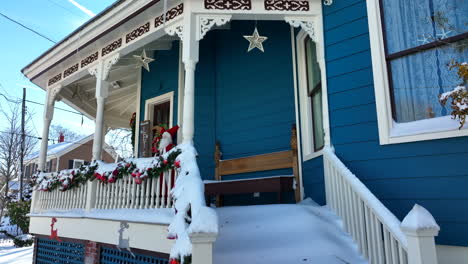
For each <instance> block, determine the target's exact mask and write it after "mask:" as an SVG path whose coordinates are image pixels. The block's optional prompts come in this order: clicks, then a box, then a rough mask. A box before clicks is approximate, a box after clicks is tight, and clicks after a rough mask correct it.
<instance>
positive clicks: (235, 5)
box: [23, 0, 468, 264]
mask: <svg viewBox="0 0 468 264" xmlns="http://www.w3.org/2000/svg"><path fill="white" fill-rule="evenodd" d="M165 12H166V13H165ZM467 13H468V5H467V4H466V3H464V2H463V1H459V0H448V1H444V3H442V2H440V1H435V0H420V1H407V0H367V1H365V0H325V1H320V0H304V1H296V0H290V1H283V0H191V1H188V0H185V1H182V0H177V1H157V0H155V1H149V0H148V1H125V0H121V1H117V2H116V3H115V4H114V5H112V6H111V7H109V8H108V9H106V10H105V11H104V12H102V13H101V14H99V15H97V16H95V17H94V18H92V19H91V20H90V21H89V22H88V23H86V24H84V25H83V26H82V27H80V28H79V29H77V30H76V31H75V32H73V33H72V34H71V35H70V36H68V37H67V38H66V39H65V40H63V41H61V42H59V43H58V44H56V45H55V46H54V47H53V48H51V49H50V50H49V51H47V52H45V53H44V54H43V55H41V56H40V57H39V58H37V59H36V60H35V61H33V62H32V63H31V64H29V65H28V66H26V67H25V68H24V69H23V73H24V75H25V76H26V77H27V78H29V79H30V80H31V81H32V82H34V83H35V84H37V85H38V86H40V87H41V88H43V89H44V90H45V91H47V101H46V102H47V104H46V114H45V118H44V132H43V134H44V135H45V137H46V136H47V134H48V129H49V125H50V122H51V119H52V116H53V106H54V102H55V101H56V100H57V99H58V98H60V99H61V100H62V101H64V102H65V103H67V104H68V105H70V106H71V107H73V108H74V109H76V110H79V111H80V112H82V113H84V114H85V115H87V116H90V117H92V118H95V120H96V131H95V141H94V142H93V143H94V146H93V156H94V157H96V156H99V155H100V149H102V137H103V133H104V130H105V127H106V126H109V127H122V128H127V127H128V123H129V120H130V118H131V116H132V113H134V112H136V123H137V124H138V125H137V126H136V132H135V133H136V143H135V154H140V155H139V156H140V157H142V156H147V155H148V151H149V149H150V147H149V146H150V145H151V141H152V140H153V137H152V134H151V130H152V127H153V126H162V125H164V126H167V127H173V126H175V125H179V126H180V127H181V129H180V130H179V133H178V135H177V140H178V141H179V142H185V143H188V144H193V145H194V146H195V147H196V149H197V151H198V160H197V162H198V166H199V167H200V171H201V175H202V177H203V179H204V180H215V179H216V180H219V179H220V173H219V171H220V170H221V169H220V167H219V163H220V162H222V161H220V159H219V156H218V155H221V153H220V152H219V151H216V150H215V149H216V145H217V144H216V143H217V142H218V143H219V147H220V148H221V152H222V160H231V159H238V158H242V157H246V156H255V155H260V154H269V153H275V152H281V151H286V150H289V149H290V148H291V141H290V139H291V138H290V134H291V125H293V124H295V125H296V127H297V137H295V138H293V141H297V142H298V149H297V153H298V155H299V156H298V169H297V170H296V169H293V170H291V169H285V168H283V167H281V166H278V169H277V170H274V171H273V172H259V173H258V172H257V173H254V172H252V171H254V170H252V171H251V172H249V173H246V174H244V175H237V173H235V172H239V171H241V172H247V171H249V170H248V168H247V169H246V168H243V169H239V168H232V169H231V171H232V173H231V174H234V175H233V176H228V177H227V178H226V179H231V180H239V179H249V178H255V177H264V178H262V180H264V179H268V178H267V177H265V176H271V173H274V175H290V174H292V173H293V172H297V173H298V175H299V176H298V178H296V179H295V181H294V182H295V183H296V185H295V186H294V187H295V190H296V191H297V192H298V194H299V198H301V199H303V198H306V197H311V198H312V199H313V200H314V201H316V202H317V203H319V204H321V205H324V204H327V205H328V206H329V207H330V208H331V209H332V210H333V211H334V212H336V213H337V214H338V215H339V216H340V217H341V218H342V219H343V222H344V225H345V228H346V230H347V231H348V232H349V233H350V234H351V235H352V237H353V238H354V240H355V241H356V243H357V244H358V245H359V248H360V250H361V253H362V254H363V255H364V256H365V257H366V258H367V259H368V260H369V261H370V263H400V264H402V263H408V262H409V263H418V264H419V263H429V264H432V263H437V258H436V257H435V250H434V243H433V241H432V239H433V237H434V236H436V238H435V242H436V244H437V255H438V260H439V263H463V259H465V260H466V256H467V255H468V239H467V237H468V207H467V206H468V205H467V203H466V199H467V198H468V192H466V189H467V187H468V181H467V179H468V178H467V177H466V176H467V175H468V168H467V166H466V161H467V159H468V138H467V135H468V125H465V127H464V128H462V129H459V128H458V127H459V121H458V120H453V119H451V117H450V112H451V109H450V106H442V105H441V104H440V103H439V100H438V96H439V94H441V93H443V92H447V91H450V90H452V89H453V88H455V87H456V86H457V85H460V83H461V80H460V79H459V78H458V77H457V75H456V71H453V70H449V68H448V67H447V63H450V62H451V61H452V60H455V61H458V62H460V63H462V62H466V61H468V53H467V50H468V49H466V48H465V49H464V48H463V46H466V41H467V38H468V35H467V28H466V23H467V21H466V14H467ZM165 14H166V15H165ZM254 29H256V30H258V33H259V35H260V36H264V37H267V39H266V38H262V37H260V38H256V37H258V36H256V34H255V33H254V34H252V32H254ZM247 39H249V41H250V42H247ZM460 43H465V44H463V45H461V44H460ZM249 44H250V47H257V48H254V49H253V50H251V51H250V52H248V51H247V47H248V46H249ZM457 44H460V45H461V46H460V47H458V48H457V47H454V46H453V45H457ZM250 47H249V48H250ZM259 48H264V52H261V51H260V50H259ZM152 59H154V61H152ZM148 64H149V65H148ZM135 66H143V68H142V67H135ZM145 67H147V69H145ZM145 121H146V122H145ZM140 124H141V127H140ZM294 135H295V134H294ZM44 144H46V143H43V147H42V156H39V157H38V160H39V164H40V165H39V166H43V167H44V168H46V167H47V165H46V161H47V160H49V159H47V160H46V159H45V156H44V153H45V146H44ZM331 149H333V151H331ZM218 150H219V149H218ZM294 151H295V150H294V149H293V152H294ZM333 152H334V153H333ZM75 158H76V157H73V158H72V157H70V158H61V160H62V159H63V160H65V168H68V162H69V161H70V160H73V159H75ZM76 159H80V158H76ZM293 161H294V159H293ZM277 163H278V160H276V161H275V160H274V159H272V160H270V161H269V164H270V165H272V164H273V165H275V164H277ZM292 163H293V162H292ZM70 164H71V163H70ZM242 164H244V163H242ZM249 165H250V166H252V167H256V166H257V167H258V166H260V165H258V163H256V162H250V163H249ZM49 166H52V168H55V167H56V165H54V164H52V165H49ZM221 167H222V166H221ZM60 168H62V167H60ZM346 168H348V169H349V170H350V171H351V172H352V173H354V174H355V175H356V177H357V179H356V178H354V176H353V175H351V174H350V173H349V171H348V170H347V169H346ZM358 179H359V180H358ZM232 182H234V183H235V182H236V181H231V183H232ZM260 182H262V181H260ZM361 182H362V183H363V185H362V184H361ZM93 184H95V183H90V184H89V185H87V186H88V187H87V189H86V190H87V193H86V195H88V196H86V197H81V198H80V199H81V200H80V202H78V205H74V204H73V205H67V206H63V205H61V204H53V205H50V203H49V204H48V203H47V201H49V200H48V199H49V198H48V197H49V196H47V195H56V196H53V197H61V198H56V199H59V200H60V199H63V200H65V201H68V200H67V199H66V198H65V196H61V195H65V194H66V192H64V194H61V193H58V192H53V193H51V194H48V193H40V194H37V195H38V196H36V197H37V198H36V201H35V202H34V201H33V206H32V208H33V209H32V213H38V215H34V214H33V215H32V217H31V228H30V229H31V230H32V232H34V233H36V234H38V235H39V236H38V237H39V242H40V241H41V239H43V240H46V237H45V236H48V235H49V234H50V232H49V224H50V218H46V217H41V215H40V214H39V213H44V212H45V211H48V210H52V209H62V210H69V209H76V208H79V209H86V210H91V209H93V208H100V209H122V208H126V209H128V208H133V209H135V210H136V209H137V208H139V209H143V208H145V209H149V208H153V209H154V208H156V210H157V208H160V207H170V206H171V204H170V202H168V204H163V205H161V204H159V202H160V199H161V197H162V200H164V197H165V196H164V194H161V192H159V191H157V192H156V193H155V190H160V189H158V188H159V186H160V185H159V184H160V183H159V181H158V182H157V183H156V182H155V181H153V185H150V184H147V185H145V186H146V189H145V188H138V189H135V187H134V186H135V185H132V184H131V180H127V181H124V185H123V187H122V185H119V186H120V187H119V189H118V190H119V191H115V189H112V187H109V186H112V185H111V184H107V185H106V184H101V183H99V185H93ZM155 186H158V187H157V188H155ZM248 187H250V186H248ZM151 188H152V189H151ZM122 190H123V191H122ZM135 190H136V192H137V194H135ZM231 191H232V190H231ZM118 192H122V193H120V194H119V193H118ZM116 193H117V194H116ZM120 195H123V196H120ZM132 195H133V196H132ZM254 196H255V197H251V196H249V197H244V198H240V199H245V200H243V201H242V202H243V203H244V204H245V203H254V202H255V201H256V200H255V199H262V198H264V197H266V198H265V199H266V201H268V200H269V197H268V196H267V195H265V196H264V195H263V194H258V193H256V192H255V195H254ZM259 196H260V197H259ZM116 197H117V198H116ZM122 197H123V199H120V198H122ZM141 197H146V200H145V199H144V198H141ZM153 198H154V199H157V203H156V205H154V204H153V203H152V202H150V201H153V200H152V199H153ZM233 200H234V201H231V202H233V203H235V202H236V201H235V199H233ZM270 200H271V199H270ZM85 201H86V203H85ZM140 202H141V203H140ZM415 204H420V205H422V206H423V207H424V208H426V209H427V210H428V211H429V212H431V213H432V215H433V217H434V218H435V220H436V221H437V223H438V224H439V225H440V233H439V232H438V227H437V226H436V225H435V223H434V222H433V221H431V220H432V219H431V214H429V213H427V212H426V211H425V210H423V209H421V208H420V207H416V209H414V210H415V212H416V216H415V215H414V214H411V215H410V216H409V217H408V218H407V219H406V220H407V221H404V222H403V223H404V224H403V225H401V222H400V221H403V219H404V218H405V216H406V215H407V214H408V212H410V211H411V210H412V209H411V208H413V206H414V205H415ZM52 211H53V210H52ZM412 212H414V211H412ZM284 213H285V214H288V212H287V211H285V212H284ZM47 216H49V217H56V218H57V219H58V223H59V224H60V223H61V224H62V225H61V228H60V231H59V232H60V234H59V235H61V236H63V237H64V238H69V239H71V240H70V241H77V240H76V239H78V242H76V243H77V244H78V245H77V246H80V247H83V248H85V247H86V253H82V254H81V255H79V256H78V257H81V258H86V259H87V260H89V259H93V258H94V257H93V255H92V254H90V253H89V252H90V251H91V252H92V251H93V250H94V251H98V250H101V251H100V252H101V253H102V254H101V255H100V256H109V257H115V256H116V254H118V253H116V252H114V251H112V250H110V249H109V248H108V247H107V246H108V245H109V244H117V243H120V242H121V240H117V239H116V238H115V237H116V232H120V238H122V232H124V230H125V229H126V228H128V226H127V225H126V224H125V223H126V222H125V223H124V222H122V223H121V224H120V225H119V223H118V222H115V221H114V222H113V221H110V220H109V218H112V217H114V218H115V219H114V220H120V221H124V220H125V221H128V223H129V224H130V226H131V228H134V229H131V228H130V230H129V231H126V232H128V237H129V238H128V239H129V240H130V242H128V241H127V242H126V243H129V245H130V247H132V248H135V249H139V250H141V251H139V252H140V253H141V254H142V255H144V256H152V255H154V252H157V254H159V255H158V256H162V258H163V259H165V261H167V257H168V253H169V252H170V247H171V245H172V242H168V241H167V240H165V230H166V228H167V225H159V224H155V221H156V220H154V219H153V220H151V221H150V220H147V221H138V220H135V219H131V218H130V219H127V218H122V217H120V216H115V215H113V216H112V217H110V216H108V217H102V216H101V218H99V217H98V218H95V217H94V218H93V217H91V216H88V217H84V218H83V217H82V216H76V218H77V219H80V220H79V221H82V223H84V224H86V225H87V228H88V229H89V230H97V229H99V230H100V232H99V235H97V234H95V232H86V233H80V232H77V231H76V230H74V227H75V226H76V223H77V222H74V221H78V220H73V219H72V220H70V219H69V218H65V217H62V218H60V214H55V215H54V214H48V215H47ZM68 217H69V216H68ZM54 219H55V218H54ZM422 219H424V220H426V225H424V226H420V225H419V224H420V223H418V221H419V220H422ZM411 220H414V222H411ZM298 221H299V220H298ZM156 222H157V221H156ZM54 223H55V222H54ZM103 223H105V224H103ZM411 223H412V224H411ZM165 224H167V223H165ZM290 224H291V223H285V225H290ZM104 227H105V228H104ZM101 228H102V229H101ZM119 228H120V229H119ZM413 229H415V230H413ZM117 230H119V231H117ZM131 230H133V231H131ZM141 230H145V231H147V232H148V233H146V232H145V231H141ZM411 232H413V233H411ZM55 233H56V232H55ZM202 233H203V232H202ZM409 233H411V234H409ZM437 234H438V236H437ZM220 235H222V234H220ZM312 235H313V234H312ZM421 235H422V236H424V238H421V237H419V238H416V237H418V236H421ZM148 236H151V237H152V239H151V240H148ZM125 237H127V236H126V235H125ZM73 239H75V240H73ZM418 239H421V240H418ZM89 241H92V242H98V243H97V244H96V243H92V242H89ZM197 241H198V242H200V241H201V240H197V239H193V241H192V242H193V243H196V242H197ZM421 241H422V242H421ZM205 242H206V244H209V245H210V246H211V244H210V243H213V241H212V240H211V241H208V242H207V241H205ZM317 243H319V242H317ZM240 244H242V242H240ZM40 245H41V244H40V243H39V246H38V251H41V247H40ZM99 245H101V246H99ZM119 245H120V244H119ZM311 246H312V247H316V246H317V245H311ZM206 248H208V249H211V247H209V246H207V247H206ZM206 248H205V249H206ZM198 249H199V247H194V250H198ZM418 250H421V252H422V253H419V254H415V252H417V251H418ZM280 251H281V250H280ZM83 252H84V251H83ZM207 252H210V251H209V250H208V251H207ZM207 252H206V251H205V254H207V255H205V256H208V255H209V256H210V257H209V258H208V257H207V258H206V259H208V260H207V261H206V262H204V263H195V264H210V263H211V255H212V254H211V252H210V253H207ZM161 254H162V255H161ZM193 254H194V257H195V256H196V253H193ZM242 254H243V253H242V252H239V253H238V255H242ZM423 258H425V259H423ZM94 261H99V260H97V259H95V258H94ZM161 263H163V262H161ZM164 263H167V262H164ZM219 263H221V262H219ZM239 263H241V262H239Z"/></svg>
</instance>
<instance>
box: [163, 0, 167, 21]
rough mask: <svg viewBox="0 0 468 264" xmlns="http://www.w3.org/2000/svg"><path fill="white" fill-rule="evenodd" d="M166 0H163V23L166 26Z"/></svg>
mask: <svg viewBox="0 0 468 264" xmlns="http://www.w3.org/2000/svg"><path fill="white" fill-rule="evenodd" d="M166 14H167V0H164V10H163V25H164V27H165V26H166Z"/></svg>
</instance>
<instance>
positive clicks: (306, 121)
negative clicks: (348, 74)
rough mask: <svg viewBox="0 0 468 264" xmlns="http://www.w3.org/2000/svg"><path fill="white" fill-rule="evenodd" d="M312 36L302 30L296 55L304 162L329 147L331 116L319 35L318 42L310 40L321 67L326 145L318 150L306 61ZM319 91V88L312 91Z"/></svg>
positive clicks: (297, 40) (320, 36) (321, 42)
mask: <svg viewBox="0 0 468 264" xmlns="http://www.w3.org/2000/svg"><path fill="white" fill-rule="evenodd" d="M308 38H310V36H309V35H308V34H307V33H306V32H305V31H304V30H301V31H300V32H299V33H298V34H297V36H296V50H297V52H296V54H297V62H296V63H297V78H298V90H299V91H298V97H299V112H300V128H301V129H300V131H301V143H302V148H301V149H302V159H303V161H307V160H311V159H314V158H316V157H319V156H321V155H322V154H323V148H324V147H325V146H327V145H329V142H330V133H329V115H328V97H327V82H326V78H327V77H326V67H325V58H324V46H323V36H322V34H317V36H316V38H317V40H314V39H312V38H310V39H311V40H312V41H314V43H315V48H316V52H317V62H318V65H319V67H320V77H321V83H320V90H321V92H322V115H323V118H322V122H323V131H324V134H325V135H324V144H323V147H322V148H320V149H317V148H316V147H315V137H314V129H313V124H314V120H313V113H312V111H313V109H312V102H311V100H312V97H311V96H310V95H309V89H308V78H309V77H308V74H307V60H306V57H305V56H306V49H305V48H306V47H305V41H306V40H307V39H308ZM316 91H318V88H317V87H314V89H313V90H312V91H311V92H312V93H313V92H316Z"/></svg>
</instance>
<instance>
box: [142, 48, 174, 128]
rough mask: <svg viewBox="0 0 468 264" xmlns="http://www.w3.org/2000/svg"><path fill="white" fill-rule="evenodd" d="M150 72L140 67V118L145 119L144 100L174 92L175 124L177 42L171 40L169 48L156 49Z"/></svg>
mask: <svg viewBox="0 0 468 264" xmlns="http://www.w3.org/2000/svg"><path fill="white" fill-rule="evenodd" d="M154 59H155V61H153V62H152V63H150V72H148V71H146V70H145V69H142V78H141V101H140V120H144V119H145V102H146V100H148V99H151V98H153V97H156V96H160V95H163V94H165V93H169V92H174V105H173V108H172V109H173V111H174V113H173V121H172V122H173V124H174V125H176V124H177V122H178V121H177V114H178V111H177V106H178V103H177V100H178V99H177V98H178V88H179V43H178V42H177V41H173V42H172V48H171V50H162V51H156V52H155V53H154Z"/></svg>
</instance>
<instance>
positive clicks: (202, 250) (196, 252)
mask: <svg viewBox="0 0 468 264" xmlns="http://www.w3.org/2000/svg"><path fill="white" fill-rule="evenodd" d="M217 236H218V234H217V233H192V234H190V241H191V242H192V263H193V264H213V243H214V242H215V241H216V238H217Z"/></svg>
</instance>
